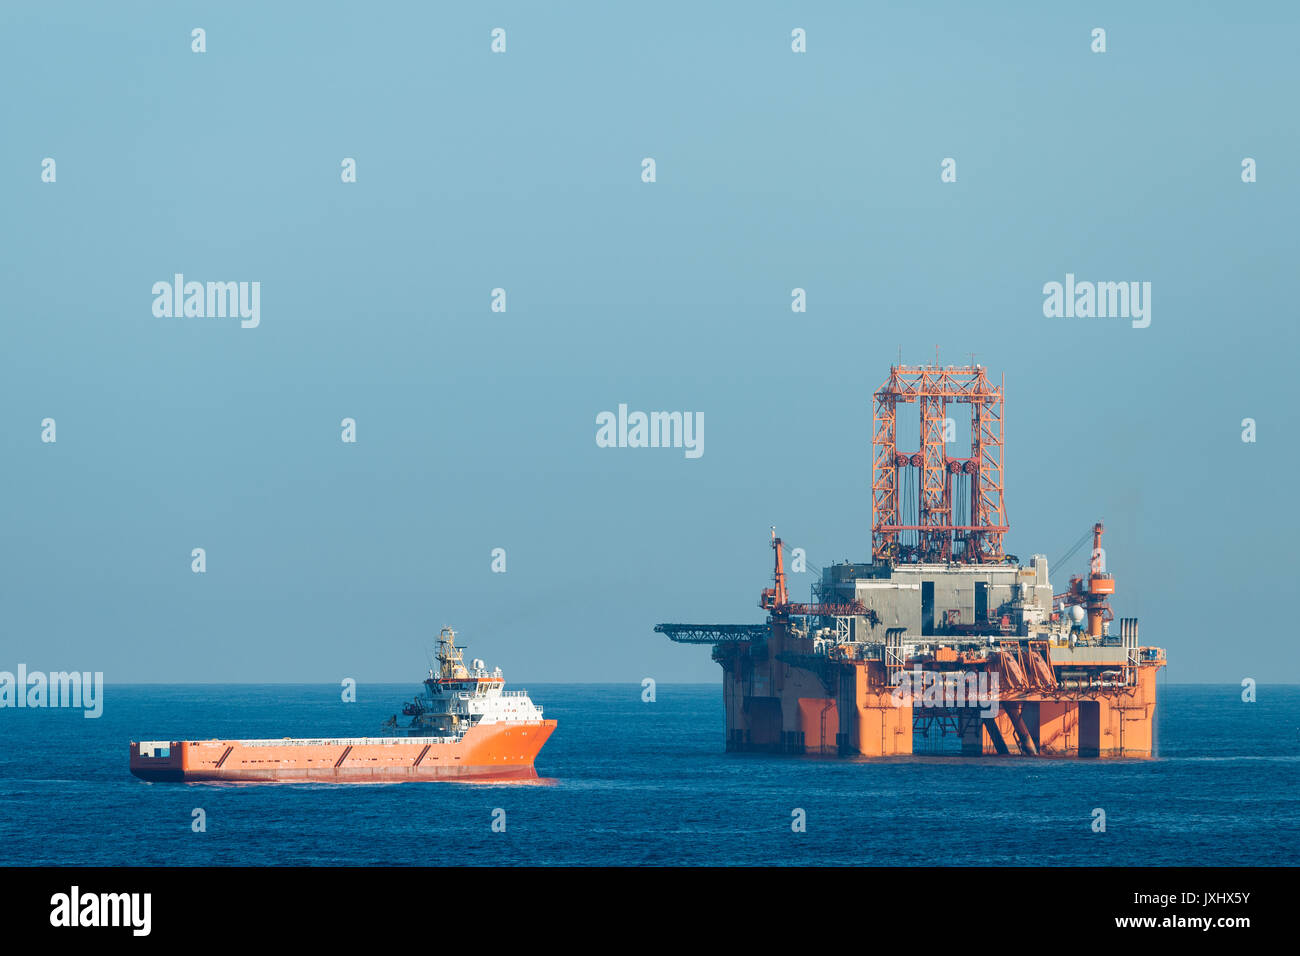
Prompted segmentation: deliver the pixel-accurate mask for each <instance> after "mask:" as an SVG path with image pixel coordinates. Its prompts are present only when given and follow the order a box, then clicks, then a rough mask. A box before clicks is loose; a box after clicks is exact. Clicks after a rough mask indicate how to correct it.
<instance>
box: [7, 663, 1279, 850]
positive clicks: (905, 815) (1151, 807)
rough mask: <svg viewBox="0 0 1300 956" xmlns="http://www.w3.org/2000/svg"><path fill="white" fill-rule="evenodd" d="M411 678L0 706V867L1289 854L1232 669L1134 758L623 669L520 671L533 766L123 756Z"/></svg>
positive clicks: (1265, 727) (310, 732)
mask: <svg viewBox="0 0 1300 956" xmlns="http://www.w3.org/2000/svg"><path fill="white" fill-rule="evenodd" d="M416 689H417V688H415V687H413V686H407V685H382V686H377V685H363V686H362V687H361V688H360V689H359V697H360V700H359V701H358V702H357V703H355V704H344V703H342V702H341V700H340V693H339V688H338V687H337V686H304V685H290V686H246V685H244V686H229V685H192V686H179V687H178V686H147V685H138V686H111V687H109V688H108V689H107V692H106V694H107V697H106V706H105V710H104V714H103V716H102V717H101V718H99V719H97V720H87V719H84V718H83V717H82V716H81V715H80V713H79V712H76V711H66V710H12V709H7V710H0V744H2V746H0V864H3V865H13V864H109V865H112V864H172V863H180V864H219V865H220V864H322V865H333V864H345V865H346V864H352V865H367V864H483V865H501V864H652V865H657V864H764V865H770V864H810V863H811V864H815V863H835V864H873V865H908V864H995V865H996V864H1008V865H1058V866H1059V865H1084V864H1103V865H1104V864H1123V865H1144V864H1153V865H1164V864H1192V865H1197V864H1225V865H1244V864H1251V865H1258V864H1266V865H1268V864H1286V865H1292V866H1294V865H1296V864H1298V863H1300V788H1297V783H1300V687H1295V686H1263V687H1261V688H1260V689H1259V691H1258V701H1257V702H1256V703H1252V704H1246V703H1242V701H1241V699H1240V688H1238V687H1235V686H1205V685H1170V686H1165V685H1164V684H1163V683H1162V685H1161V688H1160V693H1161V713H1160V722H1159V738H1160V753H1161V756H1160V758H1159V759H1157V760H1153V761H1098V760H1090V761H1082V760H1034V759H1026V758H976V759H971V758H961V757H912V758H902V759H897V760H890V761H883V762H882V761H874V762H865V761H854V760H848V759H839V758H817V759H814V758H794V757H771V756H762V755H753V754H727V753H724V752H723V736H724V735H723V715H722V694H721V689H720V688H719V687H717V686H707V685H675V686H674V685H660V686H659V688H658V694H657V697H658V699H657V701H655V702H654V703H643V702H642V701H641V696H640V695H641V688H640V686H639V685H590V684H585V685H566V684H552V685H534V686H531V687H530V688H529V690H530V691H531V693H532V695H533V698H534V699H535V700H536V701H538V702H539V703H541V704H543V705H544V706H545V708H546V713H547V716H549V717H555V718H558V719H559V727H558V729H557V730H556V732H555V735H554V736H553V737H552V738H551V741H550V742H549V743H548V744H547V745H546V747H545V749H544V750H543V751H542V753H541V756H540V758H539V759H538V763H537V768H538V771H539V773H540V774H541V775H542V776H543V778H544V779H543V780H542V781H541V782H538V783H526V784H518V783H516V784H463V783H433V784H386V785H366V786H337V785H286V784H280V785H269V786H268V785H260V786H251V785H216V786H214V785H200V784H149V783H144V782H142V781H139V780H136V779H135V778H134V777H132V776H130V774H129V773H128V771H127V742H128V741H129V740H131V739H177V738H182V737H187V738H195V737H214V736H220V737H283V736H286V735H292V736H320V735H344V734H371V733H375V732H377V727H378V725H379V723H380V722H381V721H382V720H383V719H385V718H386V717H388V716H389V715H390V714H392V713H393V712H394V711H396V710H398V708H399V705H400V703H401V702H402V700H404V699H406V698H407V697H409V696H411V695H413V693H414V692H415V690H416ZM1098 807H1100V808H1102V809H1104V810H1105V811H1106V814H1107V821H1106V822H1107V827H1106V832H1105V833H1094V832H1093V831H1092V826H1091V823H1092V819H1093V809H1094V808H1098ZM195 808H202V809H203V810H204V811H205V813H206V820H207V830H206V832H203V833H195V832H193V831H192V829H191V820H192V811H193V810H194V809H195ZM497 808H500V809H503V810H505V811H506V817H505V819H506V830H505V832H504V833H497V832H493V830H492V827H491V823H492V817H493V811H494V810H495V809H497ZM796 808H801V809H803V810H804V811H805V812H806V815H807V831H806V832H804V833H795V832H793V831H792V829H791V825H790V824H791V819H792V816H791V814H792V811H793V810H794V809H796Z"/></svg>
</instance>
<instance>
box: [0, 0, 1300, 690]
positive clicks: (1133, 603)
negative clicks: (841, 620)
mask: <svg viewBox="0 0 1300 956" xmlns="http://www.w3.org/2000/svg"><path fill="white" fill-rule="evenodd" d="M1019 6H1020V5H1008V6H1007V7H1006V8H1004V9H1001V10H999V9H988V8H986V9H975V8H973V6H972V5H968V4H956V3H952V4H930V5H926V6H925V7H924V9H914V8H912V5H908V4H901V3H899V4H882V5H871V6H869V7H868V6H867V5H862V4H825V5H818V7H817V9H816V10H815V11H813V12H811V13H808V12H806V11H803V10H800V9H799V8H798V7H796V6H793V5H786V4H722V5H709V6H707V7H702V6H701V5H696V4H674V3H664V4H656V5H655V6H654V7H653V8H652V9H647V8H643V7H629V6H624V5H612V4H596V3H590V4H559V5H551V6H548V7H547V8H546V9H545V10H543V9H539V8H537V7H536V6H535V5H529V4H493V5H489V6H481V5H470V4H462V5H453V6H452V7H450V8H448V7H447V6H446V5H439V6H438V7H434V6H433V5H424V4H406V5H401V4H393V5H382V7H383V8H382V9H379V10H375V9H371V8H369V7H365V6H361V7H353V6H350V5H329V4H321V5H315V6H313V7H312V8H311V14H310V15H309V16H307V15H304V14H303V13H302V12H301V9H300V8H294V9H293V10H291V9H290V5H281V6H280V7H272V6H271V5H261V4H252V3H245V4H192V5H186V6H185V7H183V8H180V7H177V6H175V5H170V4H161V3H154V4H126V5H113V6H111V7H110V6H106V5H101V4H89V3H82V4H75V3H74V4H66V5H58V6H47V5H28V6H24V7H21V8H18V7H15V6H14V5H8V6H6V7H5V8H4V10H3V11H2V12H0V63H2V64H3V66H2V67H0V70H3V73H4V76H5V80H6V88H7V89H8V90H10V94H9V95H7V96H6V97H5V98H4V99H3V101H2V102H0V129H2V130H3V133H2V136H0V209H3V222H4V228H3V230H0V282H2V283H3V288H4V291H5V296H4V306H5V308H4V313H3V322H2V324H0V409H2V410H3V411H2V413H0V450H2V451H3V474H4V491H5V494H4V495H3V496H0V608H2V611H0V667H6V668H8V669H12V666H13V665H15V664H16V663H17V662H19V661H22V662H25V663H26V664H28V666H29V667H31V668H33V669H42V668H43V669H72V668H75V669H79V670H102V671H104V672H105V677H106V679H107V680H109V681H110V682H111V681H114V680H119V681H172V680H175V681H200V680H210V681H337V680H339V679H341V678H342V677H345V676H351V677H355V678H357V679H361V680H404V679H407V678H408V677H409V678H410V679H412V680H415V679H417V678H418V677H419V675H420V674H421V673H422V670H423V668H424V667H425V662H426V659H427V647H428V645H429V644H430V642H431V641H432V639H433V637H434V636H435V635H436V633H437V629H438V627H439V626H441V625H442V624H445V623H450V624H453V625H455V626H457V627H458V628H459V629H460V631H461V633H462V636H463V638H464V639H465V640H467V641H468V642H469V644H470V646H471V653H472V654H473V655H474V656H481V657H484V658H486V659H488V661H489V663H490V664H500V665H501V666H502V667H503V668H504V669H505V672H506V675H507V678H508V679H512V680H515V681H522V680H533V681H539V680H574V681H619V680H628V681H639V680H640V679H641V678H642V677H646V676H650V677H654V678H656V679H658V680H661V681H674V680H699V681H715V680H716V679H717V676H718V675H717V669H716V665H715V664H713V663H712V662H711V661H710V660H709V655H708V651H707V649H703V648H686V647H679V646H675V645H671V644H669V643H668V642H667V641H666V640H665V639H664V638H662V637H661V636H659V635H655V634H654V633H653V632H652V628H653V626H654V624H656V623H658V622H660V621H710V622H723V621H737V622H743V621H758V620H761V619H762V612H761V611H760V610H759V609H758V608H757V606H756V603H757V599H758V592H759V591H760V590H761V589H762V588H763V587H764V586H766V583H767V581H768V578H769V575H770V556H771V552H770V550H769V549H768V548H767V543H766V542H767V535H768V527H769V526H770V525H776V527H777V529H778V531H779V532H780V533H781V534H782V536H783V537H784V538H785V539H786V540H787V542H788V543H790V544H791V545H793V546H800V547H803V548H805V549H806V550H807V553H808V556H809V559H810V560H811V561H813V562H814V563H816V564H827V563H830V562H831V561H834V560H839V559H845V558H854V559H861V558H863V557H864V556H865V555H866V553H867V551H868V548H869V531H870V500H869V496H868V491H867V488H868V481H869V473H868V472H869V460H870V458H869V454H870V414H871V411H870V400H871V393H872V392H873V391H874V389H875V388H876V387H877V386H879V385H880V383H881V382H882V381H883V380H884V379H885V378H886V377H887V375H888V369H889V365H890V363H891V362H894V361H895V360H896V359H897V357H898V355H899V351H900V349H901V354H902V356H903V358H904V360H905V361H909V362H922V361H926V360H929V359H931V358H932V357H933V356H934V354H935V346H936V345H939V346H940V353H939V354H940V358H941V359H942V360H943V361H944V362H964V361H967V360H968V358H969V355H970V354H971V353H974V354H975V355H976V360H977V361H979V362H981V363H983V364H985V365H987V366H989V368H990V369H991V371H992V372H993V374H994V375H995V376H1000V375H1002V374H1003V373H1005V375H1006V382H1007V396H1008V397H1007V454H1006V466H1007V499H1006V500H1007V511H1008V516H1009V519H1010V523H1011V526H1012V530H1011V533H1010V535H1009V536H1008V541H1007V544H1008V549H1009V550H1010V551H1012V552H1014V553H1017V554H1019V555H1021V556H1022V557H1027V556H1028V555H1030V554H1032V553H1035V552H1043V553H1046V554H1047V555H1048V557H1049V558H1055V557H1057V556H1058V555H1059V554H1061V553H1062V552H1064V551H1065V550H1066V548H1068V547H1069V545H1070V544H1071V543H1072V542H1073V541H1074V540H1075V539H1076V538H1078V537H1079V535H1080V534H1082V533H1083V531H1084V530H1086V529H1087V528H1088V527H1089V526H1090V525H1091V524H1092V522H1094V521H1096V520H1098V519H1102V520H1104V521H1105V523H1106V528H1107V531H1106V542H1105V543H1106V546H1107V552H1108V558H1109V565H1110V569H1111V570H1112V571H1113V572H1114V574H1115V575H1116V579H1117V594H1116V598H1115V601H1114V605H1115V609H1116V614H1117V616H1120V615H1122V616H1138V617H1139V618H1140V619H1141V621H1142V625H1143V629H1142V635H1143V638H1144V640H1146V641H1148V642H1151V643H1156V644H1160V645H1163V646H1165V647H1166V648H1167V650H1168V653H1169V658H1170V666H1169V670H1168V677H1169V680H1171V681H1216V682H1231V683H1236V682H1238V681H1239V680H1240V679H1241V678H1243V677H1254V678H1256V679H1257V680H1283V681H1296V680H1300V661H1298V660H1297V655H1296V653H1295V652H1294V650H1293V644H1292V638H1291V635H1290V621H1289V617H1290V611H1291V608H1292V606H1293V605H1294V603H1295V598H1296V584H1295V577H1294V574H1293V572H1292V570H1291V568H1292V552H1293V547H1294V544H1293V543H1294V541H1295V539H1296V532H1297V519H1296V515H1295V508H1294V506H1293V505H1292V503H1291V500H1290V499H1291V497H1292V496H1291V495H1290V494H1289V490H1290V487H1291V485H1292V476H1293V475H1294V474H1295V473H1296V470H1297V465H1300V460H1298V458H1297V454H1296V450H1295V449H1296V435H1295V426H1294V423H1293V422H1294V416H1293V414H1292V411H1291V405H1292V392H1291V388H1292V384H1293V379H1294V372H1293V366H1294V361H1295V355H1296V345H1297V332H1296V320H1297V316H1296V296H1295V292H1294V280H1295V274H1296V271H1295V262H1296V256H1297V252H1298V251H1300V250H1298V249H1297V245H1298V244H1297V240H1296V230H1295V223H1294V218H1295V215H1294V214H1295V210H1296V209H1297V208H1298V203H1297V200H1298V199H1300V195H1298V192H1300V190H1298V189H1297V184H1296V178H1295V176H1294V173H1293V172H1292V170H1291V169H1290V162H1291V160H1292V158H1293V157H1294V156H1296V155H1300V142H1298V136H1297V132H1296V124H1295V123H1294V121H1293V118H1292V117H1293V114H1294V102H1293V92H1294V90H1296V89H1297V88H1300V82H1298V81H1300V66H1297V63H1296V59H1295V57H1294V55H1293V50H1292V46H1293V37H1294V34H1295V28H1296V26H1297V24H1296V20H1297V14H1296V12H1295V9H1294V7H1293V6H1291V5H1287V4H1268V3H1265V4H1257V5H1251V6H1248V7H1246V8H1240V9H1238V8H1230V7H1228V6H1227V5H1217V6H1216V5H1210V4H1173V3H1167V4H1148V5H1143V9H1142V10H1130V9H1128V5H1124V4H1101V5H1090V6H1088V7H1086V8H1085V7H1083V6H1082V5H1069V4H1054V5H1050V7H1045V8H1043V9H1039V10H1021V9H1019ZM194 27H202V28H204V29H205V30H206V41H207V52H206V53H203V54H196V53H193V52H191V32H190V31H191V29H192V28H194ZM494 27H502V28H504V29H505V30H506V31H507V52H506V53H504V54H497V55H494V54H492V53H491V52H490V50H489V43H490V31H491V30H492V28H494ZM795 27H802V28H804V29H805V30H806V31H807V36H808V40H807V46H808V51H807V53H805V54H794V53H792V52H791V49H790V31H791V30H792V29H793V28H795ZM1094 27H1103V28H1105V29H1106V31H1107V52H1106V53H1104V54H1095V53H1092V52H1091V50H1090V43H1091V31H1092V29H1093V28H1094ZM45 157H52V158H54V159H55V160H56V163H57V181H56V182H55V183H52V184H51V183H44V182H42V181H41V162H42V160H43V159H44V158H45ZM344 157H353V158H355V159H356V161H357V174H358V176H357V178H358V181H357V182H356V183H352V184H344V183H342V182H340V162H341V160H342V159H343V158H344ZM644 157H653V158H654V159H655V160H656V164H657V181H656V182H654V183H652V184H647V183H644V182H642V181H641V161H642V159H643V158H644ZM945 157H952V158H954V159H955V160H956V162H957V173H958V177H957V182H955V183H941V182H940V176H939V174H940V162H941V161H942V160H943V159H944V158H945ZM1244 157H1252V158H1254V159H1255V160H1256V161H1257V164H1258V181H1257V182H1255V183H1252V184H1245V183H1243V182H1242V181H1241V175H1240V173H1241V162H1242V159H1243V158H1244ZM176 272H182V273H184V274H185V275H186V276H187V278H190V279H195V280H199V281H226V280H236V281H258V282H260V283H261V324H260V326H259V327H258V328H256V329H241V328H240V327H239V325H238V322H232V321H230V320H222V319H177V318H171V319H163V318H157V317H155V316H154V315H153V312H152V309H151V305H152V301H153V297H152V294H151V288H152V285H153V283H154V282H156V281H159V280H170V278H171V277H172V275H173V274H174V273H176ZM1067 272H1069V273H1074V274H1075V275H1076V276H1077V277H1079V278H1080V279H1093V280H1101V281H1149V282H1151V283H1152V322H1151V325H1150V327H1148V328H1145V329H1133V328H1131V327H1130V325H1129V323H1127V322H1124V321H1122V320H1117V319H1048V318H1045V317H1044V315H1043V311H1042V303H1043V294H1042V287H1043V284H1044V283H1047V282H1050V281H1062V280H1063V279H1064V276H1065V274H1066V273H1067ZM497 287H501V288H505V289H506V290H507V297H508V298H507V301H508V307H507V311H506V312H505V313H494V312H492V311H490V308H489V304H490V293H491V290H492V289H493V288H497ZM795 287H800V288H804V289H806V290H807V299H808V311H807V312H806V313H802V314H798V313H793V312H792V311H791V309H790V296H791V290H792V289H793V288H795ZM619 403H626V404H628V405H629V406H630V407H631V408H633V409H644V410H684V411H695V412H699V413H702V414H703V416H704V419H705V421H706V440H705V453H704V455H703V456H702V457H700V458H699V459H697V460H689V459H687V458H685V456H684V455H683V454H682V453H681V451H680V450H671V449H655V450H649V449H603V448H598V447H597V446H596V443H595V432H596V428H595V417H596V415H597V414H598V413H600V412H601V411H606V410H616V409H617V407H618V405H619ZM46 417H51V418H54V419H55V420H56V422H57V436H58V440H57V442H56V443H55V444H46V443H42V441H41V440H40V436H41V427H40V423H41V421H42V419H44V418H46ZM345 417H351V418H354V419H355V420H356V422H357V436H358V441H357V442H356V444H352V445H349V444H344V443H343V442H341V441H340V421H341V420H342V419H343V418H345ZM1246 417H1252V418H1254V419H1256V421H1257V428H1258V440H1257V441H1256V442H1255V443H1253V444H1248V443H1244V442H1242V440H1241V430H1242V429H1241V421H1242V419H1243V418H1246ZM195 547H202V548H205V549H206V553H207V572H206V573H205V574H202V575H197V574H193V573H191V570H190V561H191V558H190V554H191V549H193V548H195ZM497 547H500V548H504V549H506V553H507V571H506V573H504V574H495V573H492V570H491V552H492V549H493V548H497ZM1085 559H1086V556H1084V555H1081V556H1079V557H1078V558H1077V559H1076V562H1075V563H1076V564H1077V565H1078V567H1073V568H1060V569H1053V572H1054V573H1053V580H1054V582H1055V583H1057V584H1059V585H1061V586H1062V587H1063V586H1064V584H1065V581H1066V577H1067V575H1068V572H1069V571H1070V570H1080V569H1081V568H1082V564H1083V561H1084V560H1085ZM809 577H810V576H809ZM810 583H811V581H810V580H807V579H806V578H805V579H801V578H799V577H797V576H796V577H795V578H794V580H793V584H794V590H795V594H796V595H799V596H802V595H806V594H807V593H808V591H807V589H808V585H809V584H810ZM6 662H8V663H6Z"/></svg>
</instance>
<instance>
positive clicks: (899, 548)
mask: <svg viewBox="0 0 1300 956" xmlns="http://www.w3.org/2000/svg"><path fill="white" fill-rule="evenodd" d="M1004 389H1005V380H1004V382H1003V384H1002V385H1001V386H994V385H993V384H992V383H991V382H990V381H989V379H988V375H987V373H986V370H985V369H984V367H983V366H980V365H973V366H970V365H968V366H953V365H949V366H939V365H917V366H907V365H894V366H891V367H890V369H889V380H888V381H887V382H885V383H884V384H883V385H882V386H880V388H879V389H878V390H877V391H876V396H875V413H874V416H873V422H872V433H871V449H872V457H871V556H872V558H873V559H874V560H877V561H889V562H905V561H942V562H949V561H956V562H962V563H984V562H990V561H1001V560H1002V559H1003V557H1004V555H1003V552H1002V536H1003V535H1004V534H1005V533H1006V531H1007V520H1006V509H1005V506H1004V505H1003V502H1002V437H1003V433H1002V396H1003V391H1004ZM900 402H901V403H908V402H917V403H919V405H920V412H921V431H920V444H921V448H920V450H919V451H916V452H912V453H910V454H908V453H906V452H900V451H899V449H898V419H897V409H898V405H899V403H900ZM949 404H963V405H969V406H970V412H971V420H970V435H971V449H970V456H969V457H966V458H954V457H949V455H948V448H947V446H948V440H950V439H951V438H952V437H953V436H951V435H945V427H946V425H947V422H948V420H949V419H948V405H949ZM913 482H914V483H915V486H916V500H915V502H913V501H910V500H904V496H903V495H902V493H901V492H902V489H903V488H904V486H906V485H910V484H912V483H913ZM913 505H914V506H915V512H914V513H913V511H912V509H913ZM905 515H906V517H905Z"/></svg>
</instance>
